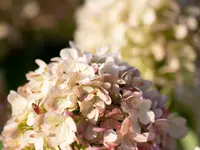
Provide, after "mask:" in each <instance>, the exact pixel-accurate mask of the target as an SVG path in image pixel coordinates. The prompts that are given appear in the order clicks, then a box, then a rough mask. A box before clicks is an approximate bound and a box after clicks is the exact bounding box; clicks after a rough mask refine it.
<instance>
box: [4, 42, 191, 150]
mask: <svg viewBox="0 0 200 150" xmlns="http://www.w3.org/2000/svg"><path fill="white" fill-rule="evenodd" d="M36 63H37V64H38V65H39V68H38V69H37V70H35V71H31V72H29V73H28V74H27V75H26V77H27V80H28V83H26V84H25V85H23V86H21V87H19V88H18V90H17V92H15V91H10V94H9V95H8V101H9V103H10V104H11V107H12V115H11V118H10V119H9V120H8V121H7V123H6V125H5V127H4V129H3V132H2V136H1V140H2V141H3V144H4V148H3V150H13V149H15V150H30V149H35V150H106V149H108V150H114V149H117V150H143V149H149V150H162V149H170V150H173V149H175V140H176V139H178V138H181V137H183V136H185V134H186V133H187V128H186V121H185V119H183V118H181V117H177V116H176V115H172V114H170V113H169V111H168V110H167V108H166V107H165V101H166V98H165V97H164V96H160V95H159V94H158V92H157V91H156V90H154V89H152V88H151V87H152V86H151V82H149V81H147V80H144V79H142V78H141V77H140V72H139V71H138V70H137V69H136V68H134V67H132V66H130V65H128V64H127V63H125V62H122V61H121V60H120V57H119V55H118V54H110V53H108V48H107V47H104V48H101V49H98V50H97V52H96V53H94V54H90V53H83V52H82V51H81V50H79V49H77V48H76V46H74V44H72V43H71V48H65V49H63V50H61V52H60V57H56V58H53V59H52V60H51V62H50V63H49V64H46V63H45V62H43V61H42V60H36Z"/></svg>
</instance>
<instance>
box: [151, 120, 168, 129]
mask: <svg viewBox="0 0 200 150" xmlns="http://www.w3.org/2000/svg"><path fill="white" fill-rule="evenodd" d="M154 125H155V126H156V128H158V129H160V130H163V131H164V130H167V129H168V128H169V120H167V119H157V120H156V121H155V122H154Z"/></svg>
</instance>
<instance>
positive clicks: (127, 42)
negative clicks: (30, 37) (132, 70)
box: [75, 0, 200, 86]
mask: <svg viewBox="0 0 200 150" xmlns="http://www.w3.org/2000/svg"><path fill="white" fill-rule="evenodd" d="M199 16H200V9H199V8H198V7H194V6H190V7H185V8H184V9H183V8H181V6H180V4H179V3H178V2H177V1H176V0H139V1H138V0H101V1H95V0H86V1H85V4H84V5H83V6H82V7H81V8H80V9H79V10H78V12H77V18H76V21H77V25H78V29H77V31H76V33H75V40H76V43H77V44H78V46H80V47H82V48H83V49H84V50H95V49H96V48H98V47H100V46H102V45H105V44H108V45H109V46H110V47H111V51H112V52H116V51H121V53H122V58H123V59H125V60H126V61H128V62H129V63H130V64H131V65H133V66H135V67H137V68H140V71H141V72H142V74H143V77H144V78H147V79H149V80H151V81H154V82H155V83H156V84H158V85H161V86H165V85H166V84H169V82H170V81H171V82H173V81H174V79H177V80H179V81H180V82H182V80H183V79H184V77H183V75H185V74H186V73H185V72H188V74H191V72H194V69H195V65H194V61H195V59H196V49H197V48H198V49H199V48H200V46H199V43H198V41H199V39H200V37H199V35H198V34H199V30H198V24H199V23H198V18H199ZM88 33H90V34H88ZM188 54H189V55H188ZM133 58H134V59H133ZM145 60H146V61H145ZM183 71H184V73H183Z"/></svg>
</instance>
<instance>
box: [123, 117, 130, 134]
mask: <svg viewBox="0 0 200 150" xmlns="http://www.w3.org/2000/svg"><path fill="white" fill-rule="evenodd" d="M130 124H131V122H130V118H128V117H127V118H125V120H124V121H123V122H122V126H121V133H122V135H126V134H127V133H128V130H129V127H130Z"/></svg>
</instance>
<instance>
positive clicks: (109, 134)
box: [104, 129, 117, 143]
mask: <svg viewBox="0 0 200 150" xmlns="http://www.w3.org/2000/svg"><path fill="white" fill-rule="evenodd" d="M104 140H105V142H107V143H113V142H115V141H116V140H117V134H116V132H115V131H114V130H112V129H109V130H106V131H105V132H104Z"/></svg>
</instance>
